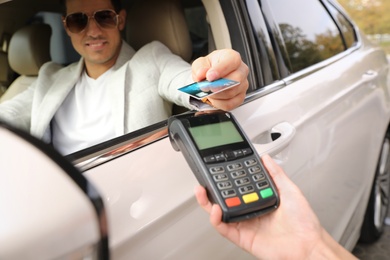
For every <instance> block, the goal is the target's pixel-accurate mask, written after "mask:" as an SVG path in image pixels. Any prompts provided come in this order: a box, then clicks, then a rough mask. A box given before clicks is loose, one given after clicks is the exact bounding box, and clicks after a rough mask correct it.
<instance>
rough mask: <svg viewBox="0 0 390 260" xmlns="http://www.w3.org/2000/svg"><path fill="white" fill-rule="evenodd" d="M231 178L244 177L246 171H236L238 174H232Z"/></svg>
mask: <svg viewBox="0 0 390 260" xmlns="http://www.w3.org/2000/svg"><path fill="white" fill-rule="evenodd" d="M231 176H232V177H233V179H237V178H242V177H245V176H246V171H245V170H242V171H238V172H232V173H231Z"/></svg>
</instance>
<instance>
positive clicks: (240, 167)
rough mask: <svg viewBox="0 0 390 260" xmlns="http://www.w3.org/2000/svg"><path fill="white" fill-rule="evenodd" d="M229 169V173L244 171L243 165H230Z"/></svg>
mask: <svg viewBox="0 0 390 260" xmlns="http://www.w3.org/2000/svg"><path fill="white" fill-rule="evenodd" d="M227 168H228V170H229V171H235V170H239V169H242V164H241V163H233V164H229V165H228V166H227Z"/></svg>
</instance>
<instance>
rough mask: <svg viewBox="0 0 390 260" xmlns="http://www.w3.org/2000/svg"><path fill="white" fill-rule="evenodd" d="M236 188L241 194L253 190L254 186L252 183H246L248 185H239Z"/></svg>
mask: <svg viewBox="0 0 390 260" xmlns="http://www.w3.org/2000/svg"><path fill="white" fill-rule="evenodd" d="M238 190H239V191H240V193H241V194H246V193H249V192H254V191H255V188H254V187H253V186H252V185H248V186H244V187H240V188H238Z"/></svg>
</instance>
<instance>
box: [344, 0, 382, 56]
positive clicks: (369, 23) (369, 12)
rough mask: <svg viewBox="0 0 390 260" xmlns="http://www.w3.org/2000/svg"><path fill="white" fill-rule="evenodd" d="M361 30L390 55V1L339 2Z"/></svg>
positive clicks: (349, 0)
mask: <svg viewBox="0 0 390 260" xmlns="http://www.w3.org/2000/svg"><path fill="white" fill-rule="evenodd" d="M338 2H339V3H340V4H341V5H342V6H343V7H344V9H345V10H346V11H347V12H348V14H349V15H350V16H351V18H352V19H353V20H354V21H355V23H356V24H357V25H358V26H359V28H360V29H361V30H362V31H363V32H364V33H365V34H366V35H367V36H368V37H369V38H370V39H371V40H372V41H374V42H376V43H378V44H380V45H381V46H382V47H383V48H384V49H385V50H386V52H387V53H388V54H390V0H338Z"/></svg>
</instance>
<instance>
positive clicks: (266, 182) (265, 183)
mask: <svg viewBox="0 0 390 260" xmlns="http://www.w3.org/2000/svg"><path fill="white" fill-rule="evenodd" d="M256 186H257V188H258V189H264V188H265V187H268V186H269V183H268V181H262V182H258V183H257V184H256Z"/></svg>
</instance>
